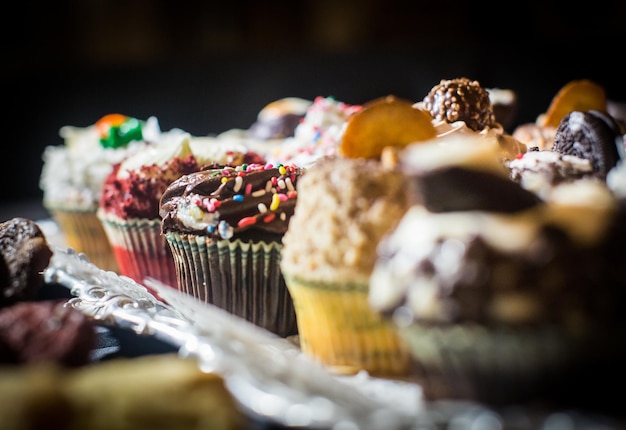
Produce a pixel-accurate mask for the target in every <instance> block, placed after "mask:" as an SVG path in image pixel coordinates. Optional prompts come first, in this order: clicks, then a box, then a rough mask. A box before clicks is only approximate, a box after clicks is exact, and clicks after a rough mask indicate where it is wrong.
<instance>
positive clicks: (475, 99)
mask: <svg viewBox="0 0 626 430" xmlns="http://www.w3.org/2000/svg"><path fill="white" fill-rule="evenodd" d="M424 108H425V109H426V110H427V111H428V112H430V114H431V115H432V116H433V118H435V119H437V120H441V121H446V122H449V123H452V122H456V121H464V122H465V124H467V126H468V127H469V128H470V129H472V130H474V131H480V130H482V129H484V128H485V127H490V126H492V125H494V124H495V123H496V119H495V116H494V113H493V107H492V105H491V100H490V98H489V93H488V92H487V90H485V89H484V88H483V87H481V86H480V83H479V82H478V81H472V80H469V79H467V78H458V79H451V80H442V81H441V82H440V83H439V84H438V85H435V86H434V87H433V88H432V89H431V90H430V92H429V93H428V95H426V97H425V98H424Z"/></svg>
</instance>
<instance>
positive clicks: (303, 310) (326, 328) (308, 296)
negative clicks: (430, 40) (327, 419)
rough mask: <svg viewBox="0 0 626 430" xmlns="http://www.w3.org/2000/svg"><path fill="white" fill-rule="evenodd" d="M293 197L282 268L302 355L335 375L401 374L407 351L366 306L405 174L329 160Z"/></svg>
mask: <svg viewBox="0 0 626 430" xmlns="http://www.w3.org/2000/svg"><path fill="white" fill-rule="evenodd" d="M409 109H410V105H409ZM298 195H299V197H298V201H297V203H296V208H295V214H294V216H293V217H292V219H291V222H290V224H289V228H288V230H287V233H286V234H285V237H284V238H283V245H284V248H283V250H282V259H281V268H282V272H283V275H284V277H285V280H286V283H287V287H288V289H289V292H290V293H291V297H292V298H293V301H294V305H295V310H296V317H297V321H298V331H299V341H300V347H301V348H302V351H303V353H305V354H306V355H307V356H309V357H311V358H313V359H314V360H316V361H317V362H319V363H321V364H322V365H324V366H326V367H328V368H329V369H331V370H332V371H333V372H337V373H348V374H350V373H356V372H359V371H366V372H368V373H370V374H372V375H377V376H389V377H397V376H401V375H403V374H405V372H406V371H407V369H408V366H409V355H408V351H407V350H406V349H405V348H404V345H403V344H402V343H401V342H400V340H399V338H398V336H397V334H396V333H395V331H394V330H393V329H392V327H391V325H390V324H389V323H388V321H386V320H384V319H382V318H381V317H380V315H378V314H377V313H375V312H373V311H372V310H371V309H370V308H369V307H368V303H367V297H368V290H369V276H370V272H371V269H372V267H373V264H374V261H375V257H376V252H375V249H376V244H377V242H378V241H379V239H380V238H381V237H382V236H383V234H384V233H385V232H386V231H387V230H388V229H390V228H391V227H392V226H393V225H394V224H395V222H397V220H399V219H400V217H401V215H402V214H403V213H404V212H405V210H406V209H407V207H408V202H407V196H406V193H405V187H404V180H403V177H402V175H401V174H400V173H399V172H397V171H394V170H393V169H387V168H386V167H385V166H384V165H383V163H382V162H381V161H380V160H378V159H365V158H348V157H339V156H333V157H327V158H322V159H320V160H318V161H317V162H316V163H315V164H313V165H312V166H310V167H309V168H308V169H307V172H306V174H305V175H304V176H303V177H302V178H301V180H300V184H299V188H298Z"/></svg>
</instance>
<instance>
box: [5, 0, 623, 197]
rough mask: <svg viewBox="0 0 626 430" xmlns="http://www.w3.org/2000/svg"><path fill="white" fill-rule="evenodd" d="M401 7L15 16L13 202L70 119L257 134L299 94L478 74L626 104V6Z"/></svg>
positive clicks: (130, 2)
mask: <svg viewBox="0 0 626 430" xmlns="http://www.w3.org/2000/svg"><path fill="white" fill-rule="evenodd" d="M499 4H500V6H499V7H498V3H496V5H491V6H489V7H488V6H487V5H482V4H478V3H477V4H471V3H470V2H460V1H456V2H455V1H446V2H429V3H425V2H421V1H417V0H415V1H400V0H361V1H345V0H344V1H341V0H339V1H333V0H310V1H286V0H285V1H267V2H262V1H254V2H252V1H250V2H244V1H237V0H231V1H221V2H211V1H205V2H198V1H185V0H176V1H169V0H159V1H150V0H59V1H50V2H27V1H23V2H20V3H12V5H13V7H12V8H11V9H13V12H11V13H8V12H7V11H6V10H5V12H3V18H4V19H3V21H5V22H4V25H3V30H2V32H3V37H2V39H3V45H2V57H3V61H2V67H1V72H0V76H1V79H2V86H1V88H2V92H3V101H4V102H5V103H4V112H5V115H7V116H5V127H4V133H3V140H4V143H3V145H2V153H3V154H5V155H4V156H3V157H2V173H1V174H2V177H3V178H4V180H3V181H2V182H3V186H2V188H1V194H0V205H2V206H3V207H5V208H6V207H7V206H8V207H15V208H18V207H20V206H19V205H20V204H21V203H22V202H28V201H37V202H39V201H40V199H41V197H42V193H41V190H40V189H39V174H40V171H41V166H42V159H41V154H42V151H43V148H44V146H45V145H49V144H62V140H61V138H60V137H59V135H58V131H59V128H60V127H62V126H63V125H75V126H88V125H90V124H93V123H94V122H95V121H96V120H97V119H99V118H100V117H101V116H103V115H105V114H108V113H113V112H119V113H123V114H126V115H129V116H134V117H137V118H141V119H146V118H147V117H149V116H151V115H154V116H156V117H157V118H158V119H159V122H160V124H161V128H162V129H163V130H169V129H171V128H174V127H178V128H182V129H184V130H186V131H188V132H190V133H192V134H195V135H204V134H211V133H219V132H222V131H225V130H227V129H229V128H232V127H239V128H246V127H248V126H249V125H250V124H251V123H252V122H253V121H254V120H255V118H256V114H257V113H258V111H259V110H260V109H261V108H262V107H263V106H264V105H265V104H267V103H269V102H271V101H273V100H276V99H278V98H281V97H286V96H298V97H303V98H308V99H313V98H314V97H315V96H318V95H321V96H334V97H335V98H337V99H338V100H341V101H344V102H346V103H351V104H361V103H363V102H366V101H368V100H370V99H373V98H376V97H379V96H383V95H387V94H395V95H397V96H401V97H404V98H407V99H410V100H413V101H418V100H421V99H422V98H423V97H424V96H425V95H426V94H427V93H428V91H429V90H430V88H432V87H433V86H434V85H436V84H437V83H438V82H439V81H440V80H441V79H451V78H456V77H460V76H467V77H469V78H472V79H476V80H478V81H479V82H480V83H481V84H482V86H483V87H486V88H494V87H500V88H510V89H513V90H515V91H516V92H517V95H518V111H517V116H516V118H515V123H516V124H518V123H523V122H530V121H534V120H535V118H536V116H537V115H538V114H540V113H542V112H544V111H545V109H546V108H547V106H548V104H549V103H550V101H551V99H552V97H553V96H554V94H555V93H556V92H557V91H558V90H559V89H560V88H561V86H563V85H564V84H565V83H567V82H568V81H570V80H572V79H580V78H587V79H591V80H594V81H596V82H598V83H600V84H602V85H603V86H604V87H605V89H606V91H607V94H608V97H609V98H610V99H611V100H615V101H626V88H625V86H624V79H623V76H624V75H625V73H624V69H623V66H621V65H620V64H621V62H622V59H621V56H622V55H623V51H624V35H625V31H624V22H625V18H626V2H617V1H616V2H597V1H596V2H587V3H585V4H583V5H582V6H580V7H576V6H574V4H573V3H570V6H569V7H567V8H563V7H560V6H556V5H550V4H548V3H547V2H544V1H526V2H520V3H517V4H514V3H508V2H500V3H499Z"/></svg>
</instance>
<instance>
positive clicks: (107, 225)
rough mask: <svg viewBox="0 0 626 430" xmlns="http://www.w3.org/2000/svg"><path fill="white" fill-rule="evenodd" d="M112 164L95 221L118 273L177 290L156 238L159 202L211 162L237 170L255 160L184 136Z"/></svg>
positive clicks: (159, 238) (161, 241)
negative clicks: (179, 181)
mask: <svg viewBox="0 0 626 430" xmlns="http://www.w3.org/2000/svg"><path fill="white" fill-rule="evenodd" d="M161 137H162V140H161V141H160V142H158V144H150V145H146V146H145V147H144V148H143V149H142V150H141V151H137V152H136V153H134V154H132V155H131V156H129V157H127V158H125V159H124V160H123V161H122V162H120V163H118V164H116V165H115V166H114V167H113V169H112V171H111V172H110V174H109V175H108V177H107V178H106V181H105V183H104V186H103V188H102V195H101V198H100V206H99V209H98V213H97V215H98V218H99V220H100V221H101V223H102V226H103V227H104V230H105V232H106V235H107V237H108V239H109V242H110V244H111V247H112V249H113V252H114V254H115V258H116V261H117V264H118V266H119V272H120V274H122V275H125V276H128V277H129V278H132V279H133V280H135V281H136V282H138V283H143V282H144V279H145V278H146V277H151V278H154V279H156V280H158V281H160V282H162V283H164V284H166V285H170V286H172V287H177V285H178V283H177V280H176V270H175V267H174V261H173V258H172V255H171V252H170V249H169V246H168V245H167V243H166V241H165V239H164V237H163V236H162V234H161V218H160V216H159V201H160V199H161V196H162V195H163V193H164V192H165V190H166V188H167V187H168V186H169V185H170V184H171V183H172V182H174V181H175V180H176V179H178V178H180V177H181V176H184V175H186V174H190V173H193V172H196V171H198V170H200V169H201V167H202V166H205V165H209V164H212V163H215V162H218V163H232V164H235V165H236V164H242V163H244V162H245V161H247V160H253V161H256V160H258V159H259V157H258V156H257V155H256V154H253V153H246V151H245V149H243V148H241V150H239V148H237V147H233V146H230V145H223V144H219V143H218V142H216V140H215V139H213V138H210V137H192V136H191V135H190V134H188V133H172V134H168V135H162V136H161Z"/></svg>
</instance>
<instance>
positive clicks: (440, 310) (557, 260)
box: [369, 136, 626, 407]
mask: <svg viewBox="0 0 626 430" xmlns="http://www.w3.org/2000/svg"><path fill="white" fill-rule="evenodd" d="M608 144H609V145H613V146H614V141H611V140H609V142H608ZM481 146H482V145H479V144H477V142H476V140H475V139H469V138H468V137H467V136H465V137H462V138H461V136H459V137H457V139H456V140H455V141H449V142H446V144H445V145H442V144H441V142H433V143H426V144H421V145H410V146H408V147H407V148H406V149H405V150H404V151H403V152H402V153H401V154H400V158H399V159H400V162H399V163H400V170H402V171H403V172H404V173H405V174H406V175H407V178H408V180H409V182H410V184H411V185H412V186H411V189H412V190H414V191H415V193H416V194H415V195H414V196H413V199H414V200H416V201H419V202H420V203H419V204H415V205H413V206H412V207H411V208H410V209H409V210H408V211H407V212H406V214H405V215H404V216H403V217H402V219H401V220H400V222H399V224H398V225H397V226H396V227H395V228H394V229H393V230H392V231H391V232H390V233H389V234H388V235H386V236H385V238H383V240H381V242H380V243H379V246H378V248H377V254H378V256H377V258H376V263H375V265H374V268H373V271H372V276H371V277H370V295H369V303H370V306H371V307H372V309H374V310H375V311H376V312H379V313H380V314H381V315H383V316H384V317H385V318H386V319H388V320H389V321H392V322H393V324H394V325H395V326H396V328H397V331H398V333H399V335H400V336H401V338H402V339H403V340H404V342H405V343H406V344H407V345H408V347H409V348H410V351H411V354H412V357H413V359H414V361H413V362H414V366H413V374H414V376H415V377H416V380H417V382H418V383H419V384H420V385H421V387H422V389H423V393H424V396H425V398H426V399H427V400H430V401H434V400H439V399H462V400H472V401H478V402H483V403H487V404H491V405H498V406H503V405H511V404H527V403H531V402H535V403H537V402H540V403H542V404H553V405H558V406H560V407H570V406H574V405H578V406H581V405H584V406H586V407H588V406H593V407H597V406H602V407H606V406H607V405H608V403H606V402H607V400H610V397H611V396H610V395H605V394H604V393H609V392H612V390H610V389H607V388H606V387H608V386H610V384H611V381H612V380H615V381H617V380H622V379H623V373H624V372H623V364H622V363H623V359H624V347H623V342H622V341H620V340H619V339H623V336H624V330H625V328H626V325H625V320H624V318H623V315H624V312H623V310H624V305H625V303H626V302H625V301H624V298H625V296H624V291H625V290H624V279H626V278H625V277H624V271H623V270H622V269H618V267H620V268H621V267H623V266H622V265H620V264H619V263H618V260H619V257H618V255H619V254H620V252H619V249H621V248H623V243H624V227H623V225H624V222H623V219H624V218H623V217H624V215H623V212H622V213H620V211H619V209H618V202H617V200H616V199H615V198H614V196H613V195H612V193H611V192H610V191H609V188H607V187H606V185H605V184H604V183H603V182H602V181H599V180H597V179H594V178H576V179H572V180H571V181H570V182H562V183H560V184H557V185H555V186H554V188H553V189H552V192H551V193H550V194H543V195H542V197H544V198H545V200H544V199H543V198H540V197H539V196H538V195H537V194H535V193H533V192H532V191H530V190H527V189H525V188H523V187H522V186H520V184H518V183H515V182H514V181H512V180H511V179H510V178H509V177H508V170H507V169H505V168H503V167H504V166H503V165H502V164H500V161H498V160H499V154H498V151H497V150H495V151H494V150H493V149H495V148H494V147H493V146H492V147H491V148H489V147H481ZM614 388H617V386H615V387H614ZM603 403H604V404H603Z"/></svg>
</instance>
